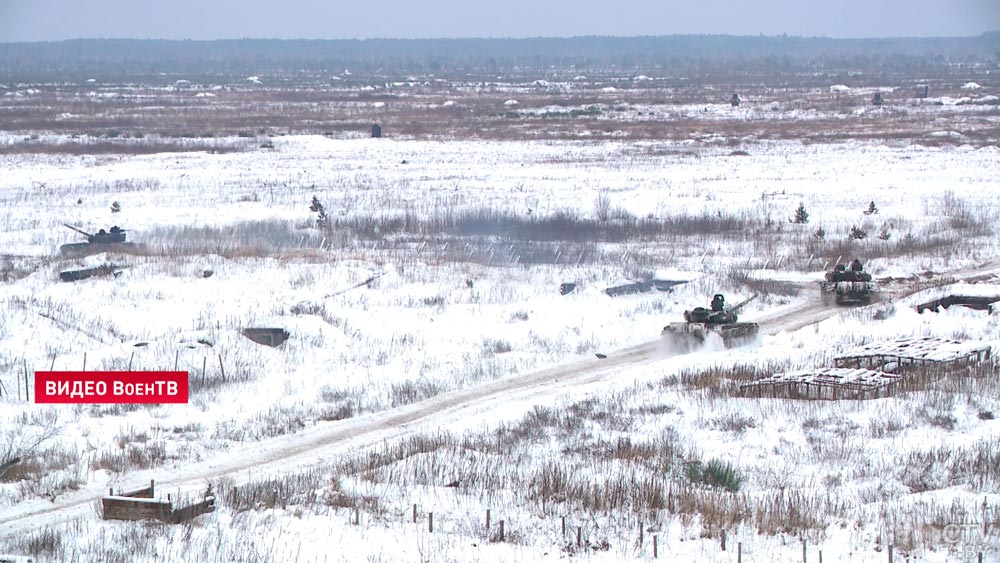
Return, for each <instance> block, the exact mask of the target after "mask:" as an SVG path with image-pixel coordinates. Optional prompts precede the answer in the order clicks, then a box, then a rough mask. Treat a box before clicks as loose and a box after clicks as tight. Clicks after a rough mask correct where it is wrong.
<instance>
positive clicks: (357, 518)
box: [354, 506, 361, 526]
mask: <svg viewBox="0 0 1000 563" xmlns="http://www.w3.org/2000/svg"><path fill="white" fill-rule="evenodd" d="M354 525H355V526H360V525H361V509H360V508H358V507H356V506H355V507H354Z"/></svg>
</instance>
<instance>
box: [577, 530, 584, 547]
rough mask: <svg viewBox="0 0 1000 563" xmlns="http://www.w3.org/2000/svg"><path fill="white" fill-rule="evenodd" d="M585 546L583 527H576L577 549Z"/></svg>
mask: <svg viewBox="0 0 1000 563" xmlns="http://www.w3.org/2000/svg"><path fill="white" fill-rule="evenodd" d="M581 544H583V526H577V527H576V547H580V545H581Z"/></svg>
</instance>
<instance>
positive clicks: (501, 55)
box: [0, 31, 1000, 82]
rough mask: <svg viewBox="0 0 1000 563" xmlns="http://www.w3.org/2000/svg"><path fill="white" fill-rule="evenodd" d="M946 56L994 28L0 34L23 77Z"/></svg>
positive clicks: (538, 70)
mask: <svg viewBox="0 0 1000 563" xmlns="http://www.w3.org/2000/svg"><path fill="white" fill-rule="evenodd" d="M954 64H989V65H997V66H1000V31H994V32H990V33H984V34H981V35H978V36H974V37H942V38H877V39H835V38H823V37H795V36H786V35H782V36H730V35H671V36H655V37H654V36H644V37H610V36H587V37H571V38H526V39H502V38H498V39H493V38H489V39H487V38H478V39H334V40H297V39H296V40H287V39H225V40H212V41H201V40H159V39H74V40H67V41H52V42H31V43H0V80H4V81H17V82H31V81H46V80H78V79H81V78H82V77H85V76H86V77H89V76H93V75H97V74H100V75H102V77H104V78H105V79H110V78H117V79H127V78H135V77H142V76H156V75H170V76H177V75H188V76H215V77H226V76H242V75H246V74H265V73H269V74H281V75H294V74H308V73H340V72H342V71H343V70H344V69H345V68H349V69H351V71H352V72H354V73H360V74H369V75H380V76H399V75H406V74H435V75H436V76H441V77H458V76H462V77H469V76H480V75H481V76H487V75H492V74H496V73H504V74H507V75H515V76H525V77H532V76H534V77H542V76H544V75H547V74H551V73H553V72H560V71H561V72H569V71H574V72H583V71H587V72H602V71H607V72H615V71H619V72H620V71H636V72H641V71H643V70H654V69H659V70H677V71H692V70H693V71H702V72H710V71H711V69H712V68H713V67H725V68H727V69H731V68H733V67H734V66H735V67H739V68H743V69H745V70H746V71H747V72H753V70H754V69H755V68H764V67H766V68H769V69H772V70H773V69H774V68H776V67H778V68H782V69H784V70H786V71H808V70H825V71H828V72H837V71H845V70H868V69H883V70H884V69H885V68H886V67H887V66H892V67H900V66H903V67H910V68H912V67H932V66H946V65H954Z"/></svg>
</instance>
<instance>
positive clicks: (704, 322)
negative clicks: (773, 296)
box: [662, 294, 759, 350]
mask: <svg viewBox="0 0 1000 563" xmlns="http://www.w3.org/2000/svg"><path fill="white" fill-rule="evenodd" d="M756 298H757V295H756V294H754V295H752V296H750V297H749V298H748V299H745V300H744V301H742V302H740V303H738V304H736V305H735V306H733V307H729V308H727V307H726V298H725V297H724V296H723V295H722V294H716V295H715V297H713V298H712V305H711V308H710V309H706V308H705V307H695V308H694V309H692V310H690V311H684V322H675V323H670V324H668V325H667V326H665V327H663V333H662V334H663V336H665V337H667V338H668V339H669V341H670V342H671V343H672V344H673V345H674V346H677V347H679V348H681V349H683V350H691V349H693V348H694V347H695V346H699V345H701V344H702V343H704V342H705V340H706V339H707V338H708V337H709V336H710V335H711V334H713V333H714V334H718V335H719V336H720V337H721V340H722V343H723V345H725V347H726V348H732V347H735V346H740V345H743V344H746V343H747V342H750V341H751V340H753V339H754V338H756V336H757V332H758V330H759V327H758V326H757V323H746V322H743V323H741V322H739V317H738V316H737V315H736V313H737V312H738V311H739V310H740V309H742V308H743V307H744V306H746V304H747V303H750V302H751V301H753V300H754V299H756Z"/></svg>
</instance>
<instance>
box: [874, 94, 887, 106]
mask: <svg viewBox="0 0 1000 563" xmlns="http://www.w3.org/2000/svg"><path fill="white" fill-rule="evenodd" d="M884 103H885V100H884V99H883V98H882V92H875V96H874V97H873V98H872V105H873V106H881V105H882V104H884Z"/></svg>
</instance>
